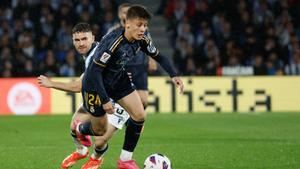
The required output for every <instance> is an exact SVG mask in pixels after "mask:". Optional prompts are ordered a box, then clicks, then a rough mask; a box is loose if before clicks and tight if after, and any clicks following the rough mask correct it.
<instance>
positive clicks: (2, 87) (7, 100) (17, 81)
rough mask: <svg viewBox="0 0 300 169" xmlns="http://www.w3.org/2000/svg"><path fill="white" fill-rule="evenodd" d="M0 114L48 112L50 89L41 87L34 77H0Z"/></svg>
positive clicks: (49, 108)
mask: <svg viewBox="0 0 300 169" xmlns="http://www.w3.org/2000/svg"><path fill="white" fill-rule="evenodd" d="M0 100H1V101H0V114H7V115H9V114H15V115H32V114H49V113H50V110H51V98H50V89H48V88H41V87H39V85H38V84H37V80H36V78H14V79H10V78H3V79H0Z"/></svg>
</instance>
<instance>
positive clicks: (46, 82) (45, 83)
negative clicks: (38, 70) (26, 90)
mask: <svg viewBox="0 0 300 169" xmlns="http://www.w3.org/2000/svg"><path fill="white" fill-rule="evenodd" d="M37 80H38V83H39V85H40V86H43V87H47V88H51V87H53V86H52V82H51V80H49V79H48V78H47V77H46V76H44V75H40V76H39V77H38V78H37Z"/></svg>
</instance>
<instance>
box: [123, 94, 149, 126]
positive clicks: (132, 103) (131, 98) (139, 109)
mask: <svg viewBox="0 0 300 169" xmlns="http://www.w3.org/2000/svg"><path fill="white" fill-rule="evenodd" d="M118 103H119V104H120V105H121V106H122V107H123V108H124V109H125V110H126V111H127V112H128V113H129V115H130V116H131V118H132V119H133V120H135V121H142V120H145V118H146V112H145V110H144V107H143V104H142V101H141V98H140V96H139V94H138V93H137V91H134V92H132V93H130V94H128V95H127V96H125V97H123V98H122V99H120V100H118Z"/></svg>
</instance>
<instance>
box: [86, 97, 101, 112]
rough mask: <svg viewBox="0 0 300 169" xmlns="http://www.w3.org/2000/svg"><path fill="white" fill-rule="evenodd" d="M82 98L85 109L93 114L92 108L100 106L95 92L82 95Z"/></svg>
mask: <svg viewBox="0 0 300 169" xmlns="http://www.w3.org/2000/svg"><path fill="white" fill-rule="evenodd" d="M84 98H85V105H86V107H87V108H88V109H89V110H90V111H91V112H92V113H93V112H95V109H94V106H97V107H98V106H100V105H101V101H100V97H99V95H98V94H97V93H96V92H92V93H87V92H85V93H84Z"/></svg>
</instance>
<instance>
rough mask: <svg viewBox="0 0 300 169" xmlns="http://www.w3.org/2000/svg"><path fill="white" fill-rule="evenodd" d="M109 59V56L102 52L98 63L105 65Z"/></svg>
mask: <svg viewBox="0 0 300 169" xmlns="http://www.w3.org/2000/svg"><path fill="white" fill-rule="evenodd" d="M109 58H110V54H108V53H106V52H104V53H103V54H102V56H101V58H100V61H101V62H103V63H106V62H107V61H108V59H109Z"/></svg>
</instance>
